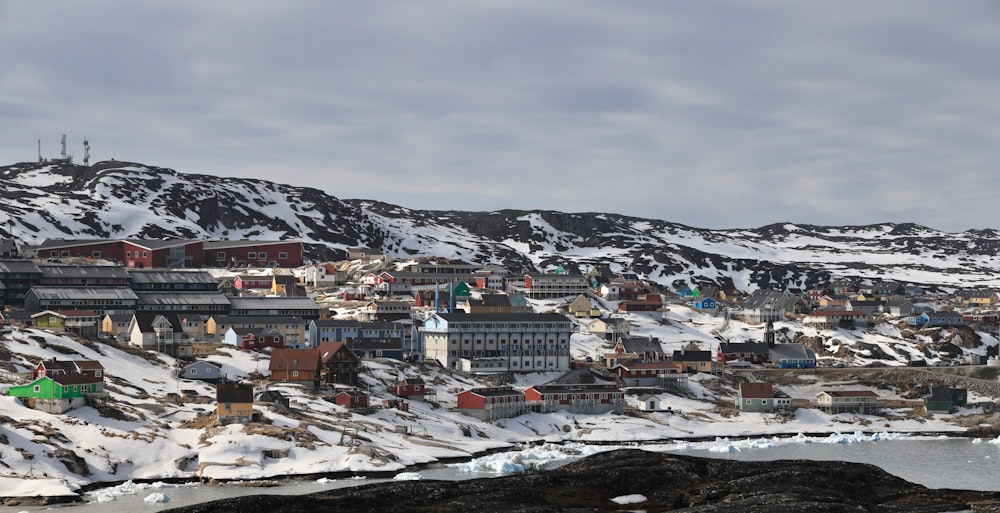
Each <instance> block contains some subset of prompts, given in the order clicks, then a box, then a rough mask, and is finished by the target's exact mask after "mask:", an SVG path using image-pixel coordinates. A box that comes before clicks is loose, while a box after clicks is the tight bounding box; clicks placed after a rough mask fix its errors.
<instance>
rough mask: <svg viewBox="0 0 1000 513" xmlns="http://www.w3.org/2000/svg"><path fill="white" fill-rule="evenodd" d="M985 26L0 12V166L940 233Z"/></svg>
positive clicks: (654, 10)
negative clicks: (89, 168) (78, 163)
mask: <svg viewBox="0 0 1000 513" xmlns="http://www.w3.org/2000/svg"><path fill="white" fill-rule="evenodd" d="M998 19H1000V9H998V8H997V7H996V6H995V4H993V3H991V2H989V1H988V0H983V1H973V0H960V1H957V2H948V3H942V2H935V1H931V0H918V1H909V0H907V1H903V0H892V1H889V0H883V1H879V2H875V3H872V2H861V1H858V0H849V1H846V2H836V3H816V2H791V1H785V0H773V1H772V0H760V1H738V2H737V1H733V2H724V1H720V2H701V1H680V2H659V1H645V2H643V1H640V2H628V3H624V4H622V3H617V2H615V3H609V2H601V1H598V0H594V1H572V2H570V1H558V0H556V1H551V2H534V1H527V0H523V1H499V0H497V1H483V2H456V1H448V0H431V1H428V2H419V3H402V4H399V3H395V4H382V3H368V2H346V1H345V2H340V1H334V2H326V1H322V2H321V1H291V2H265V1H246V2H196V1H187V2H125V1H122V0H93V1H90V2H27V1H7V2H4V1H2V0H0V70H2V72H0V161H2V162H7V163H12V162H16V161H23V160H32V159H33V158H34V157H35V139H36V138H39V137H41V138H42V139H43V152H44V153H46V154H47V155H50V156H54V155H55V154H56V153H57V152H58V148H57V141H58V138H59V136H60V134H62V133H67V134H70V139H71V141H74V144H76V145H77V146H78V145H79V142H80V140H81V139H82V138H83V136H85V135H86V136H89V137H90V140H91V144H92V146H93V148H94V149H93V159H94V160H99V159H106V158H117V159H121V160H137V161H140V162H144V163H147V164H152V165H161V166H167V167H172V168H175V169H177V170H179V171H183V172H192V173H208V174H218V175H223V176H240V177H251V178H263V179H268V180H274V181H278V182H284V183H291V184H295V185H308V186H314V187H319V188H322V189H324V190H326V191H328V192H330V193H331V194H334V195H336V196H339V197H344V198H369V199H377V200H382V201H387V202H391V203H396V204H399V205H402V206H406V207H411V208H433V209H461V210H491V209H500V208H525V209H527V208H539V209H556V210H563V211H571V212H577V211H601V212H617V213H623V214H628V215H635V216H640V217H651V218H658V219H665V220H669V221H675V222H680V223H685V224H689V225H693V226H700V227H711V228H723V227H753V226H759V225H763V224H768V223H773V222H783V221H792V222H800V223H813V224H869V223H874V222H881V221H895V222H917V223H921V224H925V225H928V226H931V227H935V228H940V229H946V230H955V231H958V230H963V229H966V228H972V227H986V226H988V225H990V224H991V223H993V220H992V219H991V217H990V215H989V212H990V211H989V210H988V209H989V205H990V199H991V197H992V196H993V195H994V194H993V193H994V192H995V191H996V189H997V186H998V185H1000V179H997V178H994V176H996V175H995V173H994V172H993V171H994V168H996V166H997V163H998V159H997V150H996V149H995V148H997V147H998V146H1000V145H998V144H997V143H998V142H1000V141H998V137H1000V134H998V129H997V128H995V125H996V123H995V120H996V119H1000V112H998V111H1000V104H998V103H997V102H996V101H995V99H994V98H995V95H996V94H995V92H996V91H997V90H998V87H997V86H998V85H1000V84H998V82H1000V80H998V79H1000V77H998V68H997V67H996V66H995V65H994V62H995V57H994V56H995V55H996V53H997V50H998V49H1000V32H998V31H996V30H995V26H996V22H997V21H998ZM75 153H77V154H78V156H79V154H81V153H82V148H81V149H79V150H77V151H76V152H75ZM959 205H960V206H961V207H962V208H956V206H959Z"/></svg>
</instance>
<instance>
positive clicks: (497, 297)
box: [464, 294, 514, 314]
mask: <svg viewBox="0 0 1000 513" xmlns="http://www.w3.org/2000/svg"><path fill="white" fill-rule="evenodd" d="M464 310H465V313H470V314H474V313H485V314H490V313H508V314H509V313H513V311H514V310H513V306H512V305H511V304H510V296H508V295H507V294H482V295H480V296H479V297H478V298H475V297H470V298H469V299H467V300H465V308H464Z"/></svg>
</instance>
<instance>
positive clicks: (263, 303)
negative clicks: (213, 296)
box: [229, 297, 319, 311]
mask: <svg viewBox="0 0 1000 513" xmlns="http://www.w3.org/2000/svg"><path fill="white" fill-rule="evenodd" d="M229 303H230V305H231V309H232V310H234V311H236V310H265V309H266V310H317V311H318V310H319V304H318V303H316V301H313V300H312V299H310V298H307V297H306V298H302V297H233V298H229Z"/></svg>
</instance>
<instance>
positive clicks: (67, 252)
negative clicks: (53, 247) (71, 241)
mask: <svg viewBox="0 0 1000 513" xmlns="http://www.w3.org/2000/svg"><path fill="white" fill-rule="evenodd" d="M61 256H64V257H68V256H69V251H63V252H62V255H61Z"/></svg>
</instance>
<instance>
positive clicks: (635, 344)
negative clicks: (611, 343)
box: [622, 337, 663, 354]
mask: <svg viewBox="0 0 1000 513" xmlns="http://www.w3.org/2000/svg"><path fill="white" fill-rule="evenodd" d="M622 346H623V347H624V348H625V352H626V353H658V354H663V346H662V345H660V339H658V338H649V337H629V338H624V339H622Z"/></svg>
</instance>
